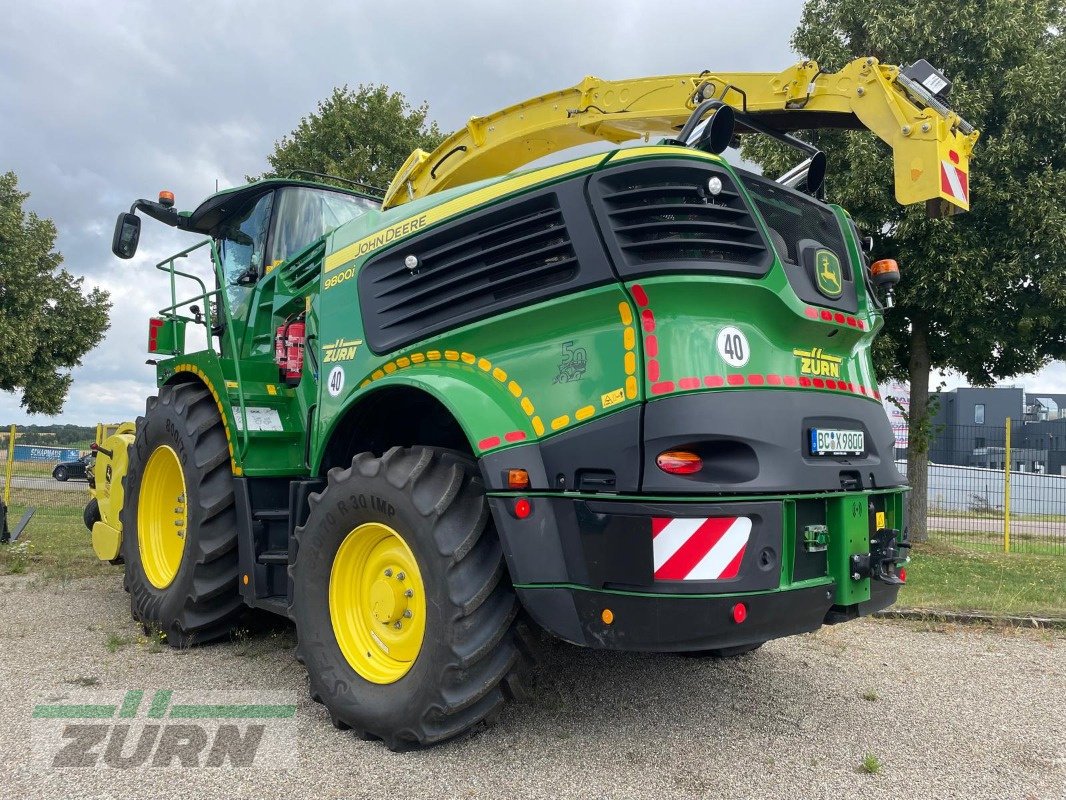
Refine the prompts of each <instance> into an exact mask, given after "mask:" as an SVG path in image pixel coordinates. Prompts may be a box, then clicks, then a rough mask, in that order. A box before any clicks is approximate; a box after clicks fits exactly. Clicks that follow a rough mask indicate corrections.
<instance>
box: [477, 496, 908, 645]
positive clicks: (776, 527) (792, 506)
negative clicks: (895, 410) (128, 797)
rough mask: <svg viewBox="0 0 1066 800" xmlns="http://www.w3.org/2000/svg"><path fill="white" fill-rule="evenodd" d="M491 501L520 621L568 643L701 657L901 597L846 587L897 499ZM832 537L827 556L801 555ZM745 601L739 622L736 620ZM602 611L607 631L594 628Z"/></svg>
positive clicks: (854, 584)
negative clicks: (855, 561)
mask: <svg viewBox="0 0 1066 800" xmlns="http://www.w3.org/2000/svg"><path fill="white" fill-rule="evenodd" d="M524 499H526V500H528V502H529V504H530V513H529V514H528V515H527V516H523V517H521V518H519V515H518V514H517V513H516V506H515V503H516V498H515V497H513V496H500V495H497V496H491V497H490V498H489V505H490V508H491V509H492V512H493V516H494V518H495V520H496V526H497V530H498V531H499V533H500V538H501V542H502V544H503V549H504V554H505V556H506V559H507V564H508V568H509V571H510V575H511V580H512V583H513V584H514V585H515V588H516V590H517V591H518V594H519V598H520V599H521V601H522V603H523V605H524V607H525V608H526V610H527V612H528V613H529V614H530V616H531V617H532V618H533V619H534V620H535V621H536V622H537V623H538V624H539V625H540V626H541V627H543V628H545V629H546V630H548V631H549V632H550V633H553V634H554V635H556V636H558V637H560V638H562V639H565V640H566V641H569V642H573V643H575V644H580V645H585V646H590V647H604V648H618V649H627V650H663V651H670V650H701V649H712V648H718V647H730V646H734V645H741V644H747V643H751V642H756V641H759V642H761V641H765V640H767V639H772V638H776V637H780V636H788V635H792V634H796V633H804V632H807V631H812V630H815V629H816V628H818V627H819V626H820V625H822V624H823V623H825V622H843V621H846V620H848V619H852V618H854V617H857V616H862V615H864V614H869V613H871V612H873V611H876V610H879V609H880V608H884V607H886V606H888V605H891V604H892V603H893V602H894V601H895V598H896V594H897V591H898V587H897V586H889V585H886V584H882V583H879V582H877V581H874V580H871V579H870V578H869V577H862V578H859V579H855V578H854V577H853V576H852V569H851V567H850V566H849V565H850V558H851V556H852V555H854V554H865V553H867V552H868V551H869V548H870V535H871V534H872V533H873V532H874V531H876V530H877V527H879V526H880V527H887V528H898V529H900V530H902V528H903V527H904V526H905V521H904V520H903V516H902V514H903V490H902V489H899V490H894V491H885V490H881V491H864V492H851V493H836V494H825V495H820V496H806V497H805V496H802V495H796V496H791V497H765V498H762V497H760V498H758V499H750V500H727V499H723V498H705V499H700V500H693V501H688V502H678V501H676V500H661V501H659V500H652V499H639V500H638V499H605V498H604V496H603V495H586V496H575V495H565V496H564V495H555V496H545V495H540V496H530V497H526V498H524ZM812 528H815V529H818V530H822V529H823V528H824V529H825V530H827V531H828V537H827V542H826V546H825V547H824V549H820V548H818V547H812V546H808V545H807V544H806V543H805V537H808V536H809V533H810V530H811V529H812ZM738 602H743V603H745V604H746V607H747V612H748V613H747V619H746V620H745V621H743V622H741V623H737V622H735V621H734V618H733V613H732V611H733V607H734V606H735V605H736V603H738ZM605 609H609V610H610V612H611V613H610V614H608V615H607V616H608V617H613V619H612V620H611V622H610V623H607V622H605V621H604V610H605Z"/></svg>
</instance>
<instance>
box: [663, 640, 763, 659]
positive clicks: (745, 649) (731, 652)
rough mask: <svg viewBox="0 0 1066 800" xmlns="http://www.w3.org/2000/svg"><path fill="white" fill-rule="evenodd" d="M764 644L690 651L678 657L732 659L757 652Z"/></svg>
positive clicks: (757, 643) (754, 643)
mask: <svg viewBox="0 0 1066 800" xmlns="http://www.w3.org/2000/svg"><path fill="white" fill-rule="evenodd" d="M764 644H766V642H753V643H752V644H738V645H737V646H736V647H717V648H714V649H713V650H690V651H688V652H682V653H681V654H680V655H683V656H684V657H685V658H734V657H735V656H742V655H744V654H745V653H751V652H753V651H755V650H758V649H759V648H760V647H762V646H763V645H764Z"/></svg>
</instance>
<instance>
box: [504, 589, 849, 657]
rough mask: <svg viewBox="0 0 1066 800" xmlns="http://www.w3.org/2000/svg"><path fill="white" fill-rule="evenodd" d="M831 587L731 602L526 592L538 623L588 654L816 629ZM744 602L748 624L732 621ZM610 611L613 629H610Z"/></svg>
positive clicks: (723, 642)
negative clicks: (589, 649) (595, 650)
mask: <svg viewBox="0 0 1066 800" xmlns="http://www.w3.org/2000/svg"><path fill="white" fill-rule="evenodd" d="M833 594H834V591H833V586H832V585H831V584H829V585H826V586H815V587H808V588H805V589H793V590H791V591H784V592H772V593H768V594H749V595H737V596H732V597H706V596H703V597H681V596H676V597H664V596H652V595H643V596H641V595H634V594H618V593H608V592H595V591H587V590H581V589H574V588H567V587H551V588H547V587H545V588H532V589H531V588H525V589H519V590H518V597H519V599H520V600H521V601H522V604H523V606H524V607H525V609H526V611H527V612H528V613H529V615H530V616H531V617H532V618H533V620H534V621H535V622H536V623H537V624H538V625H540V626H541V627H543V628H545V629H547V630H548V631H550V632H551V633H554V634H555V635H556V636H558V637H560V638H561V639H564V640H566V641H568V642H571V643H573V644H577V645H582V646H585V647H595V648H605V649H612V650H643V651H654V652H671V651H692V650H710V649H714V648H719V647H734V646H736V645H743V644H753V643H756V642H765V641H767V640H769V639H777V638H779V637H782V636H791V635H793V634H797V633H807V632H809V631H813V630H817V629H818V628H819V627H821V625H822V623H823V621H824V620H825V616H826V614H827V613H828V612H829V610H830V609H831V607H832V605H833V599H832V598H833ZM737 603H743V604H744V606H745V609H746V612H747V617H746V619H745V620H744V621H743V622H740V623H738V622H736V621H734V619H733V607H734V606H735V605H736V604H737ZM605 609H608V610H609V611H610V618H611V624H607V623H606V622H604V610H605Z"/></svg>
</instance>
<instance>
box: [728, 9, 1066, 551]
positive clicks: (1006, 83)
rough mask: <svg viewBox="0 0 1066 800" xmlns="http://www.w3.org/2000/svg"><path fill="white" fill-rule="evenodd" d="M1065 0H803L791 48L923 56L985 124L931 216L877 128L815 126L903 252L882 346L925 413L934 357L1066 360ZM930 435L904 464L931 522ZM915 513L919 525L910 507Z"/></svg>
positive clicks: (876, 231) (894, 251)
mask: <svg viewBox="0 0 1066 800" xmlns="http://www.w3.org/2000/svg"><path fill="white" fill-rule="evenodd" d="M1064 8H1066V4H1064V3H1063V2H1062V0H982V2H980V3H948V2H928V0H882V2H879V3H873V4H871V3H868V2H864V1H863V0H807V2H806V5H805V6H804V10H803V16H802V18H801V21H800V24H799V27H798V28H797V30H796V31H795V33H794V34H793V37H792V44H793V47H795V49H796V50H797V51H798V52H799V53H800V54H801V55H802V56H803V57H804V58H811V59H815V60H816V61H818V63H819V65H820V66H821V67H822V68H823V69H826V70H836V69H839V68H840V67H841V66H843V65H844V64H845V63H847V62H848V61H849V60H851V59H852V58H856V57H858V56H874V57H876V58H878V59H879V60H880V61H882V62H884V63H895V64H902V65H906V64H910V63H912V62H914V61H916V60H918V59H919V58H925V59H927V60H929V61H930V62H931V63H933V64H934V65H935V66H937V67H939V68H940V69H941V70H943V71H944V73H945V74H946V75H947V76H948V78H950V79H951V80H952V81H953V87H952V90H951V96H950V102H951V105H952V107H953V108H955V109H956V110H957V111H958V112H959V113H960V114H962V115H963V116H964V117H965V118H966V119H967V120H969V121H970V122H972V123H973V124H974V125H976V126H977V127H978V128H979V129H980V130H981V138H980V140H979V141H978V143H977V147H976V148H975V150H974V153H973V157H972V160H971V173H970V194H971V210H970V212H969V213H967V214H962V215H958V216H955V217H952V218H948V219H937V220H931V219H927V218H926V215H925V210H924V208H921V207H907V208H904V207H902V206H899V205H898V204H897V203H896V201H895V197H894V194H893V182H892V155H891V151H890V150H889V148H888V147H887V145H884V144H883V143H882V142H881V141H880V140H878V139H877V138H876V137H874V136H873V135H872V134H870V133H866V132H856V131H847V132H842V131H818V132H809V133H808V134H806V136H805V138H808V139H809V140H811V141H813V142H815V143H816V144H818V146H819V147H821V148H822V149H823V150H824V151H825V152H826V155H827V156H828V160H829V168H828V173H827V174H828V178H827V180H826V192H827V199H828V200H829V201H830V202H835V203H839V204H840V205H842V206H843V207H844V208H846V209H848V211H849V212H850V213H851V214H852V215H853V217H854V218H855V221H856V222H857V223H858V225H859V227H860V228H861V229H863V230H864V231H865V232H866V233H869V234H870V235H872V236H873V237H874V240H875V246H874V256H875V257H876V258H895V259H897V260H898V261H899V264H900V270H901V274H902V282H901V283H900V285H899V287H898V290H897V292H896V301H897V305H896V308H894V309H892V310H891V311H889V312H888V313H887V314H886V317H885V323H886V324H885V330H884V331H883V332H882V334H881V339H880V340H879V342H878V344H877V347H876V350H875V355H876V360H877V362H878V369H879V373H880V374H881V375H883V376H886V375H887V376H891V377H898V378H908V379H909V380H910V383H911V406H910V409H911V411H910V413H911V416H912V417H913V418H915V419H914V422H915V423H917V422H918V418H921V417H923V416H924V415H925V412H926V407H927V399H928V385H929V372H930V369H934V368H936V369H951V370H956V371H958V372H961V373H962V374H963V375H965V376H966V378H967V379H968V380H969V381H970V382H971V383H973V384H977V385H988V384H991V383H993V382H994V381H995V380H996V379H998V378H1006V377H1010V376H1013V375H1018V374H1021V373H1026V372H1033V371H1035V370H1037V369H1039V368H1040V367H1041V366H1043V365H1044V364H1046V363H1047V362H1048V361H1049V360H1051V359H1061V358H1063V357H1066V204H1064V198H1066V136H1064V133H1066V83H1064V82H1063V81H1062V80H1061V76H1060V70H1061V68H1062V67H1063V66H1064V65H1066V37H1064V35H1063V32H1064V28H1066V11H1064ZM745 155H746V156H747V157H748V158H751V159H753V160H755V161H757V162H760V163H761V164H762V165H763V167H764V169H765V170H766V171H767V172H768V173H770V174H777V173H778V172H779V171H783V170H784V168H785V167H786V166H790V165H791V164H793V163H795V162H796V161H797V160H798V159H797V157H796V155H795V152H794V151H793V152H788V153H786V152H784V151H783V150H782V148H781V147H780V146H779V145H777V143H775V142H762V141H758V142H752V143H750V144H749V145H747V146H746V147H745ZM914 427H915V430H918V429H919V428H920V424H919V425H915V426H914ZM920 439H921V437H912V438H911V453H910V463H911V467H912V469H911V480H912V483H913V484H914V485H915V489H916V491H915V499H916V500H917V501H918V504H919V507H920V508H921V509H922V511H921V520H924V517H925V514H924V504H925V497H924V481H923V477H924V475H925V463H926V461H925V455H926V453H925V447H926V443H925V442H923V441H920ZM916 459H917V460H916ZM912 524H914V525H916V526H917V527H918V528H919V530H921V529H922V528H924V525H922V524H921V522H919V520H918V518H917V509H916V508H915V506H914V505H912Z"/></svg>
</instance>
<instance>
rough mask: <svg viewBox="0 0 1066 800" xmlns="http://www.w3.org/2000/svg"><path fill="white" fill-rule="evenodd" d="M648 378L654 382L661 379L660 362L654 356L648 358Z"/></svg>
mask: <svg viewBox="0 0 1066 800" xmlns="http://www.w3.org/2000/svg"><path fill="white" fill-rule="evenodd" d="M648 380H649V381H652V382H653V383H654V382H655V381H657V380H659V362H658V361H656V360H655V359H654V358H652V359H649V360H648Z"/></svg>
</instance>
